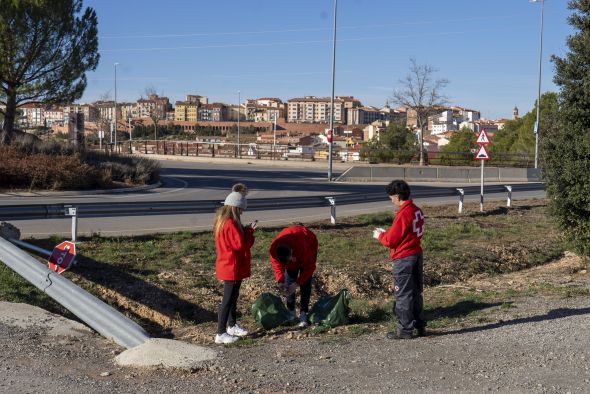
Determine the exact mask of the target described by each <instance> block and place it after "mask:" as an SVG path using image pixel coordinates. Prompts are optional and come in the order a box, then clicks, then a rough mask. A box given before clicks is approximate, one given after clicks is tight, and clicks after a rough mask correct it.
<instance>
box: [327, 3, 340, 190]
mask: <svg viewBox="0 0 590 394" xmlns="http://www.w3.org/2000/svg"><path fill="white" fill-rule="evenodd" d="M337 4H338V0H334V27H333V30H334V31H333V38H332V97H331V98H330V131H329V134H328V182H331V181H332V138H334V137H333V135H334V80H335V78H334V76H335V71H336V7H337Z"/></svg>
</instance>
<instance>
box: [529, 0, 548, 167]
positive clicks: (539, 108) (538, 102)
mask: <svg viewBox="0 0 590 394" xmlns="http://www.w3.org/2000/svg"><path fill="white" fill-rule="evenodd" d="M529 1H530V2H531V3H541V33H540V44H539V84H538V91H537V120H535V128H534V130H533V132H534V133H535V168H539V130H540V128H539V122H540V121H541V118H540V116H541V66H542V61H543V16H544V13H545V0H529Z"/></svg>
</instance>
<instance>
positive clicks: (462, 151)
mask: <svg viewBox="0 0 590 394" xmlns="http://www.w3.org/2000/svg"><path fill="white" fill-rule="evenodd" d="M476 139H477V135H475V133H474V132H473V131H471V130H470V129H468V128H462V129H461V130H459V131H458V132H457V133H455V134H453V136H452V137H451V139H450V140H449V143H448V144H446V145H444V146H442V147H441V148H440V155H439V157H440V163H441V164H443V165H473V164H476V163H474V160H473V153H472V150H473V149H476V148H477V144H476V143H475V140H476Z"/></svg>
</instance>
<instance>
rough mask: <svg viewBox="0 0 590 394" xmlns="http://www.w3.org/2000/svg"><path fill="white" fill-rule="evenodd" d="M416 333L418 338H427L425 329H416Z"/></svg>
mask: <svg viewBox="0 0 590 394" xmlns="http://www.w3.org/2000/svg"><path fill="white" fill-rule="evenodd" d="M416 330H417V331H418V336H419V337H427V336H428V332H427V331H426V327H420V328H417V329H416Z"/></svg>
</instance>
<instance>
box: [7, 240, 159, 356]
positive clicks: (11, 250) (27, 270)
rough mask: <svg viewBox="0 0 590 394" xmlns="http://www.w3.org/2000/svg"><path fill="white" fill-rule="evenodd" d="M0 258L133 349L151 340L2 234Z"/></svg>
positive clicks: (107, 333) (88, 320) (110, 308)
mask: <svg viewBox="0 0 590 394" xmlns="http://www.w3.org/2000/svg"><path fill="white" fill-rule="evenodd" d="M0 260H1V261H2V262H3V263H4V264H6V265H7V266H8V267H9V268H10V269H12V270H13V271H14V272H16V273H17V274H19V275H20V276H22V277H23V278H25V279H26V280H28V281H29V282H30V283H31V284H33V285H34V286H36V287H37V288H38V289H39V290H41V291H43V292H44V293H46V294H47V295H48V296H50V297H51V298H53V299H54V300H55V301H57V302H58V303H60V304H61V305H62V306H63V307H64V308H66V309H67V310H69V311H70V312H72V313H73V314H74V315H76V316H77V317H78V318H80V320H82V321H83V322H84V323H86V324H88V325H89V326H90V327H91V328H93V329H94V330H96V331H97V332H98V333H99V334H101V335H103V336H104V337H106V338H109V339H112V340H113V341H115V342H116V343H117V344H119V345H121V346H123V347H125V348H127V349H130V348H132V347H135V346H139V345H141V344H143V343H144V342H145V341H147V340H148V339H150V337H149V335H148V334H147V333H146V332H145V330H144V329H143V328H141V327H140V326H139V325H138V324H137V323H135V322H133V321H132V320H131V319H128V318H127V317H125V316H124V315H123V314H121V313H120V312H119V311H117V310H115V309H114V308H113V307H111V306H109V305H107V304H105V303H104V302H102V301H101V300H99V299H98V298H96V297H94V296H93V295H91V294H90V293H88V292H87V291H86V290H83V289H82V288H80V287H78V286H76V285H74V284H73V283H72V282H70V281H69V280H68V279H66V278H64V277H63V276H61V275H59V274H58V273H56V272H53V271H51V270H50V269H49V268H48V267H46V266H44V265H43V264H41V263H40V262H38V261H37V260H36V259H35V258H33V257H32V256H31V255H29V254H28V253H26V252H24V251H22V250H20V249H19V248H17V247H16V246H14V245H12V244H11V243H10V242H9V241H7V240H6V239H4V238H1V237H0Z"/></svg>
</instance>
